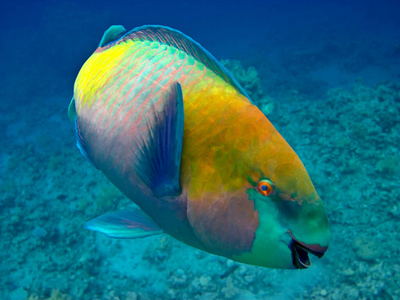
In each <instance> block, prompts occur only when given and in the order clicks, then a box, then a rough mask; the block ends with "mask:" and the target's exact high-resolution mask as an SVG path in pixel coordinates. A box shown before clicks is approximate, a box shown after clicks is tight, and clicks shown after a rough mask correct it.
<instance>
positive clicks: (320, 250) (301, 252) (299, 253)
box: [289, 232, 328, 270]
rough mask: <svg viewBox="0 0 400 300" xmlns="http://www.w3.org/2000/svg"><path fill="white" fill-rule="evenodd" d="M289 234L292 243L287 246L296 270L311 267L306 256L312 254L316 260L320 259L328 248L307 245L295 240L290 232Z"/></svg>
mask: <svg viewBox="0 0 400 300" xmlns="http://www.w3.org/2000/svg"><path fill="white" fill-rule="evenodd" d="M289 233H290V235H291V236H292V241H291V243H290V245H289V248H290V250H291V251H292V260H293V265H294V266H295V267H296V269H300V270H301V269H307V268H308V267H310V266H311V260H310V258H309V256H308V254H312V255H315V256H316V257H318V258H321V257H322V256H324V254H325V251H326V250H327V249H328V247H321V246H320V245H317V244H313V245H307V244H305V243H303V242H300V241H298V240H296V239H295V238H294V236H293V234H292V233H291V232H289Z"/></svg>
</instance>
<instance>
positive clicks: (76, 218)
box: [0, 0, 400, 299]
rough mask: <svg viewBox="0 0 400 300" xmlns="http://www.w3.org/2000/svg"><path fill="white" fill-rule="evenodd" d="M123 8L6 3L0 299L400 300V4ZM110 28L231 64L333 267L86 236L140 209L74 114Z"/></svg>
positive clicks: (169, 242) (0, 119)
mask: <svg viewBox="0 0 400 300" xmlns="http://www.w3.org/2000/svg"><path fill="white" fill-rule="evenodd" d="M113 2H115V3H113ZM113 2H111V1H110V2H106V1H103V2H101V1H56V0H54V1H38V3H35V2H32V1H25V2H24V1H17V2H13V3H1V4H0V11H1V12H2V17H1V18H0V24H1V28H2V29H1V30H0V41H1V42H0V45H1V47H0V74H1V75H0V76H1V77H0V78H1V80H0V98H1V101H0V112H1V114H0V127H1V128H2V130H1V131H0V138H1V141H2V142H1V148H0V176H1V177H0V211H1V216H0V217H1V218H0V222H1V226H0V228H1V229H0V230H1V237H2V238H1V240H0V259H1V264H0V275H1V276H0V299H400V288H399V282H400V258H399V249H400V242H399V240H400V236H399V229H400V227H399V220H400V206H399V200H400V198H399V194H400V180H399V179H400V152H399V148H400V146H399V141H400V122H399V121H400V2H399V1H385V0H382V1H372V0H368V1H311V0H310V1H302V0H300V1H289V0H284V1H245V2H243V1H237V2H235V1H196V2H194V1H193V2H192V1H146V3H139V1H113ZM112 24H121V25H124V26H125V28H127V29H128V30H130V29H132V28H134V27H137V26H141V25H145V24H160V25H166V26H169V27H172V28H175V29H178V30H180V31H182V32H184V33H185V34H187V35H189V36H190V37H192V38H193V39H195V40H196V41H198V42H199V43H201V44H202V45H203V46H204V47H205V48H206V49H207V50H208V51H209V52H211V53H212V54H213V55H214V56H215V57H216V58H217V59H219V60H229V61H230V62H226V61H225V62H224V63H225V64H226V66H227V68H228V69H231V71H232V73H233V74H234V75H235V76H237V77H238V80H239V81H241V83H242V85H243V86H244V87H245V88H246V89H247V90H248V92H249V94H250V96H251V97H252V98H253V100H254V101H255V102H256V104H257V105H258V106H259V107H260V108H261V109H262V110H263V111H264V112H265V113H266V114H267V117H268V118H269V119H270V120H271V122H272V123H273V124H274V125H275V127H277V129H278V130H279V132H280V133H281V134H282V135H283V136H284V137H285V138H286V140H287V141H288V142H289V144H290V145H291V146H292V147H293V148H294V149H295V150H296V152H297V153H298V154H299V156H300V157H301V159H302V161H303V163H304V164H305V166H306V167H307V170H308V171H309V174H310V177H311V178H312V180H313V182H314V184H315V186H316V188H317V190H318V192H319V194H320V195H321V198H322V200H323V202H324V204H325V206H326V209H327V212H328V217H329V219H330V224H331V230H332V239H331V245H330V248H329V250H328V251H327V253H326V254H325V256H324V257H323V258H322V259H319V260H318V259H317V258H316V257H313V258H312V266H311V267H310V268H309V269H307V270H302V271H299V270H272V269H264V268H261V267H254V266H247V265H243V264H239V263H236V262H233V261H230V260H227V259H225V258H222V257H217V256H213V255H211V254H208V253H204V252H201V251H199V250H195V249H193V248H190V247H188V246H186V245H183V244H181V243H179V242H177V241H175V240H174V239H173V238H171V237H168V236H155V237H151V238H147V239H143V240H122V241H121V240H113V239H109V238H106V237H104V236H103V235H101V234H96V233H93V232H89V231H86V230H83V224H84V223H85V222H86V221H87V220H89V219H91V218H94V217H96V216H98V215H100V214H102V213H104V212H107V211H112V210H116V209H117V208H118V207H120V206H123V205H124V204H126V203H128V202H129V200H128V199H126V198H125V197H124V196H122V195H121V194H120V193H119V191H118V190H116V189H115V188H113V186H112V185H111V184H110V183H108V181H107V180H106V179H105V178H104V176H103V175H101V173H99V172H98V171H97V170H95V169H94V168H93V167H92V166H91V165H90V164H89V163H88V162H87V161H85V160H84V159H83V158H82V157H81V156H80V154H79V151H78V150H77V149H76V148H75V140H74V128H73V124H72V123H70V122H69V120H68V118H67V113H66V110H67V107H68V104H69V101H70V99H71V97H72V91H73V84H74V80H75V78H76V75H77V74H78V72H79V70H80V68H81V66H82V64H83V63H84V62H85V61H86V59H87V58H88V57H89V56H90V55H91V54H92V53H93V51H94V50H95V49H96V47H97V45H98V43H99V41H100V39H101V37H102V35H103V32H104V31H105V30H106V29H107V28H108V27H109V26H110V25H112ZM253 68H255V70H256V71H257V73H256V75H254V74H255V73H254V72H250V71H249V70H254V69H253ZM239 77H240V78H239ZM50 297H52V298H50Z"/></svg>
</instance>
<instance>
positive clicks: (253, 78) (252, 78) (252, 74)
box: [221, 59, 274, 115]
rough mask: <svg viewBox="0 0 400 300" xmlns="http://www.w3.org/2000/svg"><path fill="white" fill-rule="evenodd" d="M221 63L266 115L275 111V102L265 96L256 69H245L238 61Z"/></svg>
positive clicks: (225, 60) (227, 60) (223, 61)
mask: <svg viewBox="0 0 400 300" xmlns="http://www.w3.org/2000/svg"><path fill="white" fill-rule="evenodd" d="M221 63H222V64H223V65H224V66H225V67H226V68H227V69H228V70H229V71H230V72H231V73H232V75H233V76H234V77H235V78H236V80H237V81H238V82H239V83H240V85H241V86H242V87H243V88H244V89H245V90H246V92H247V93H248V94H249V96H250V98H251V99H252V100H253V101H254V102H255V104H256V105H257V106H258V107H259V108H260V110H261V111H262V112H263V113H264V114H265V115H268V114H270V113H271V112H272V111H273V108H274V105H273V100H272V99H271V98H270V97H268V96H266V95H264V93H263V91H262V89H261V82H260V78H259V76H258V72H257V70H256V68H255V67H248V68H247V69H245V68H244V67H243V65H242V63H241V62H240V61H238V60H229V59H224V60H221Z"/></svg>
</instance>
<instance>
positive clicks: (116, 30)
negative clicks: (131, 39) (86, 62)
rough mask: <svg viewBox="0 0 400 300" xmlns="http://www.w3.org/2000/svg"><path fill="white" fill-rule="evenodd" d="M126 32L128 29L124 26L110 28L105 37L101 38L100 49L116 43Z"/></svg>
mask: <svg viewBox="0 0 400 300" xmlns="http://www.w3.org/2000/svg"><path fill="white" fill-rule="evenodd" d="M125 32H126V29H125V27H124V26H122V25H112V26H111V27H110V28H108V29H107V30H106V31H105V32H104V34H103V37H102V38H101V41H100V44H99V47H103V46H104V45H106V44H108V43H110V42H112V41H115V40H116V39H118V38H120V37H121V36H122V34H123V33H125Z"/></svg>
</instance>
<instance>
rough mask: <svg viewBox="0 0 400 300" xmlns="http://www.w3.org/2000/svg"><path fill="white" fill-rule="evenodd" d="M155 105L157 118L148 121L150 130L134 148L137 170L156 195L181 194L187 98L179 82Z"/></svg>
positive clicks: (154, 109) (154, 112) (155, 116)
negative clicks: (184, 97) (185, 102)
mask: <svg viewBox="0 0 400 300" xmlns="http://www.w3.org/2000/svg"><path fill="white" fill-rule="evenodd" d="M159 103H160V104H159V105H160V106H161V111H160V109H159V107H157V108H156V107H153V108H152V111H153V114H154V118H152V121H149V122H148V123H147V133H146V135H145V136H141V138H140V140H137V141H136V145H134V147H132V150H133V151H134V152H135V153H136V156H137V159H136V161H135V162H134V163H135V169H136V171H137V172H138V175H139V177H140V178H141V179H142V180H143V182H144V183H145V184H146V185H147V186H148V187H149V188H150V189H151V190H152V192H153V194H154V195H155V196H156V197H164V196H177V195H179V194H180V193H181V191H182V190H181V186H180V184H179V176H180V167H181V156H182V142H183V120H184V112H183V98H182V89H181V85H180V84H179V83H175V84H172V85H171V87H170V88H169V90H168V91H167V92H166V93H165V95H164V98H163V99H161V100H160V101H159Z"/></svg>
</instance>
